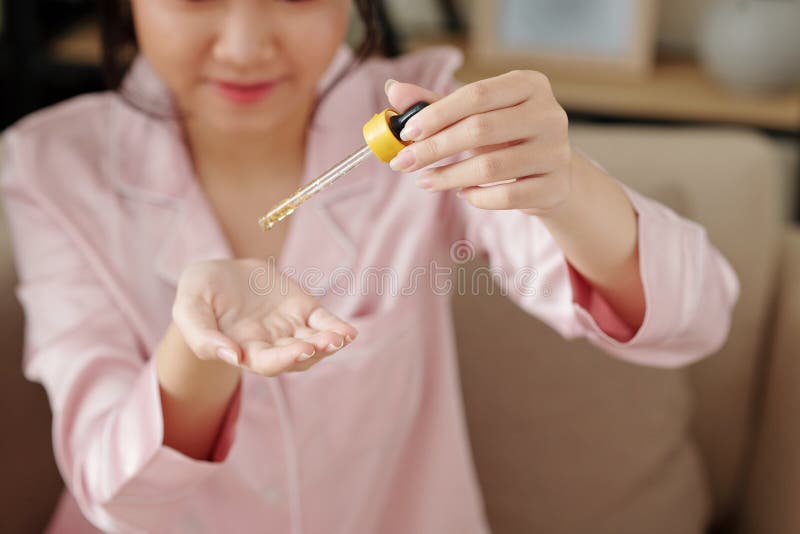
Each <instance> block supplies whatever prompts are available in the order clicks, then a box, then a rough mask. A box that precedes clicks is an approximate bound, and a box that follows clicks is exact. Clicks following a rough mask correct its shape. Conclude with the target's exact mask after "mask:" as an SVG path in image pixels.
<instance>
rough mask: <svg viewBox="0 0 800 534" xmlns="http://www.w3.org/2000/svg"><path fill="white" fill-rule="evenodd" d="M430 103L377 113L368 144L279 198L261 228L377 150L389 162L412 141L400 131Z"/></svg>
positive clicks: (369, 126)
mask: <svg viewBox="0 0 800 534" xmlns="http://www.w3.org/2000/svg"><path fill="white" fill-rule="evenodd" d="M427 106H428V103H427V102H417V103H416V104H414V105H413V106H411V107H410V108H408V110H406V111H405V112H404V113H402V114H398V113H397V112H395V111H394V110H391V109H385V110H383V111H382V112H380V113H377V114H375V115H374V116H373V117H372V119H370V120H369V122H367V123H366V124H365V125H364V128H363V134H364V141H366V145H364V146H363V147H361V148H359V149H358V150H356V151H355V152H353V153H352V154H350V155H349V156H347V157H346V158H345V159H343V160H342V161H340V162H339V163H337V164H336V165H334V166H333V167H331V168H330V169H328V170H327V171H325V172H324V173H323V174H321V175H320V176H319V177H318V178H316V179H315V180H313V181H312V182H310V183H309V184H307V185H304V186H302V187H301V188H300V189H298V190H297V191H296V192H295V193H294V194H293V195H292V196H290V197H289V198H286V199H284V200H282V201H281V202H279V203H278V204H277V205H276V206H275V207H274V208H272V209H271V210H270V211H269V212H268V213H267V214H266V215H264V216H263V217H261V219H259V221H258V224H259V225H260V226H261V228H262V230H264V231H266V230H269V229H270V228H272V227H273V226H275V225H276V224H277V223H278V222H280V221H282V220H283V219H285V218H286V217H288V216H289V215H291V214H292V213H294V210H296V209H297V208H298V207H299V206H300V205H301V204H302V203H303V202H305V201H306V200H308V199H309V198H311V197H313V196H314V195H316V194H317V193H319V192H320V191H322V190H323V189H325V188H326V187H328V186H329V185H331V184H332V183H333V182H335V181H336V180H338V179H339V178H341V177H342V176H344V175H346V174H347V173H349V172H350V171H352V170H353V169H355V168H356V167H358V166H359V165H360V164H361V163H363V162H364V160H366V159H367V158H368V157H369V156H370V154H375V156H376V157H377V158H378V159H379V160H381V161H383V162H384V163H389V162H390V161H391V160H392V159H393V158H394V157H395V156H396V155H397V153H398V152H400V151H401V150H402V149H403V148H404V147H406V146H407V145H408V144H410V143H406V142H404V141H401V140H400V132H402V131H403V128H404V127H405V125H406V123H407V122H408V121H409V119H411V117H413V116H414V115H416V114H417V113H419V112H420V111H422V110H423V109H425V107H427Z"/></svg>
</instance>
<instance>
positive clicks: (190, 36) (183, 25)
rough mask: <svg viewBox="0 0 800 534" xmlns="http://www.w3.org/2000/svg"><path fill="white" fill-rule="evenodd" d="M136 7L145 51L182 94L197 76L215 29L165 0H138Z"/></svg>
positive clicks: (170, 85)
mask: <svg viewBox="0 0 800 534" xmlns="http://www.w3.org/2000/svg"><path fill="white" fill-rule="evenodd" d="M132 8H133V16H134V22H135V27H136V38H137V41H138V43H139V48H140V50H141V52H142V54H143V55H144V56H145V57H146V58H147V60H148V61H149V62H150V63H151V65H152V66H153V68H154V69H155V71H156V72H157V73H158V75H159V77H160V78H161V79H162V80H164V81H165V82H166V84H167V85H168V86H169V87H170V89H172V90H173V91H176V92H178V93H180V92H182V91H183V90H185V89H187V88H188V87H189V86H190V85H191V84H192V81H193V80H194V79H195V77H196V75H197V71H198V69H199V65H200V63H201V60H202V58H203V55H204V53H205V52H204V50H205V49H206V48H207V47H208V46H209V42H210V39H211V37H210V36H211V35H213V28H211V27H208V26H209V25H208V24H205V23H204V22H203V21H202V20H194V19H192V20H189V19H187V17H186V15H185V14H181V13H179V12H176V11H175V10H174V9H170V8H169V7H165V6H164V3H163V0H137V1H135V2H133V3H132Z"/></svg>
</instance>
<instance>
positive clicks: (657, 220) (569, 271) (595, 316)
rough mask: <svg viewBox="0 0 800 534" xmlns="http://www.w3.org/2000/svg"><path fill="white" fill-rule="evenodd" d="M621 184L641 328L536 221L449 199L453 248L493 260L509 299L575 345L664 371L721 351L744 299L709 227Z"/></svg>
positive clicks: (445, 201) (446, 203)
mask: <svg viewBox="0 0 800 534" xmlns="http://www.w3.org/2000/svg"><path fill="white" fill-rule="evenodd" d="M618 183H619V184H620V186H621V187H622V188H623V190H624V191H625V193H626V194H627V196H628V198H629V199H630V201H631V203H632V204H633V206H634V208H635V211H636V213H637V228H638V236H637V239H638V247H639V268H640V273H641V283H642V286H643V289H644V295H645V305H646V310H645V316H644V321H643V323H642V325H641V326H640V327H639V329H638V330H636V331H634V330H633V329H632V328H631V327H630V326H628V325H627V324H626V323H625V322H624V321H623V320H622V319H621V318H620V317H619V315H618V314H617V313H616V312H615V311H614V309H613V308H612V307H611V305H610V304H609V303H608V302H607V301H606V300H605V299H603V297H602V296H601V295H600V294H599V293H598V292H597V291H596V290H595V289H594V287H593V286H592V284H591V283H590V282H588V281H587V280H586V279H585V278H584V277H583V276H582V275H581V274H580V273H579V272H578V271H577V270H576V269H575V268H574V267H573V266H572V265H571V264H570V263H569V261H568V260H567V259H566V257H565V256H564V254H563V252H562V251H561V249H560V248H559V246H558V244H557V243H556V242H555V240H554V239H553V237H552V235H551V234H550V233H549V231H548V230H547V228H546V227H545V225H544V224H543V223H542V222H541V221H540V220H539V219H538V218H536V217H533V216H529V215H526V214H524V213H522V212H520V211H516V210H507V211H499V210H480V209H478V208H475V207H473V206H471V205H470V204H468V203H467V202H466V201H464V200H462V199H459V198H458V197H456V196H455V194H454V193H452V192H447V193H445V194H444V195H445V196H444V198H443V201H442V202H443V204H444V206H445V207H444V210H445V211H446V212H447V213H448V215H447V216H446V217H447V219H448V220H449V221H451V222H450V226H449V230H448V232H447V236H448V239H449V243H450V246H451V250H456V249H458V248H461V249H466V250H468V255H484V256H486V257H487V258H488V261H489V265H490V270H491V272H492V273H493V274H494V275H496V276H498V277H499V278H498V279H499V280H501V281H502V283H503V286H502V289H503V290H504V291H506V292H507V293H506V294H507V295H508V297H509V298H510V299H511V300H512V301H514V302H515V303H516V304H517V305H519V306H520V307H521V308H522V309H524V310H525V311H527V312H528V313H530V314H531V315H533V316H535V317H537V318H539V319H540V320H542V321H543V322H544V323H546V324H548V325H549V326H551V327H552V328H553V329H555V330H556V331H557V332H559V333H560V334H561V335H562V336H563V337H565V338H567V339H573V338H586V339H587V340H588V341H589V342H591V343H592V344H594V345H595V346H597V347H599V348H600V349H602V350H603V351H605V352H606V353H608V354H611V355H614V356H617V357H619V358H621V359H624V360H627V361H631V362H634V363H640V364H646V365H652V366H660V367H677V366H681V365H685V364H688V363H691V362H693V361H696V360H698V359H700V358H702V357H704V356H706V355H708V354H710V353H712V352H714V351H715V350H717V349H718V348H719V347H720V346H721V345H722V344H723V343H724V341H725V339H726V338H727V335H728V331H729V329H730V321H731V315H732V310H733V307H734V305H735V302H736V300H737V298H738V295H739V282H738V278H737V277H736V274H735V272H734V271H733V269H732V268H731V266H730V264H729V263H728V262H727V261H726V260H725V258H724V257H723V256H722V255H721V254H720V253H719V252H718V251H717V250H716V249H715V248H714V247H713V245H712V244H711V243H710V242H709V239H708V235H707V233H706V231H705V229H704V228H703V227H701V226H700V225H698V224H696V223H694V222H692V221H690V220H687V219H685V218H682V217H680V216H679V215H677V214H676V213H675V212H673V211H672V210H670V209H669V208H667V207H665V206H663V205H661V204H659V203H658V202H656V201H654V200H651V199H649V198H646V197H644V196H642V195H640V194H639V193H637V192H636V191H634V190H633V189H631V188H630V187H628V186H626V185H625V184H622V183H620V182H618ZM451 193H452V194H451ZM462 254H463V252H462ZM455 255H456V254H455V253H453V254H451V256H455Z"/></svg>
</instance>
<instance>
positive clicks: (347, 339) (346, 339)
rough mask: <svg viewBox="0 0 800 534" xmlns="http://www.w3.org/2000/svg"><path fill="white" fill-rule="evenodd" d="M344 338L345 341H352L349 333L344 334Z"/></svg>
mask: <svg viewBox="0 0 800 534" xmlns="http://www.w3.org/2000/svg"><path fill="white" fill-rule="evenodd" d="M344 339H345V341H347V342H348V343H352V342H353V338H352V337H350V336H349V335H347V336H344Z"/></svg>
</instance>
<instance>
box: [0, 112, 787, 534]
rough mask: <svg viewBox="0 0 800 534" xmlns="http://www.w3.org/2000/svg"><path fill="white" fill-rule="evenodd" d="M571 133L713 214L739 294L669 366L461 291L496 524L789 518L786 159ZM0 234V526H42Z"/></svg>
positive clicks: (651, 186) (551, 531) (713, 231)
mask: <svg viewBox="0 0 800 534" xmlns="http://www.w3.org/2000/svg"><path fill="white" fill-rule="evenodd" d="M573 136H574V141H575V143H576V144H577V145H579V146H581V147H582V148H583V149H584V150H585V151H587V152H588V153H590V154H591V155H592V156H594V157H595V158H597V159H598V160H599V161H601V162H602V163H603V164H604V165H605V166H606V167H607V168H608V169H609V171H610V172H612V173H613V174H614V175H616V176H618V177H619V178H620V179H622V180H623V181H625V182H626V183H628V184H631V185H632V186H633V187H635V188H637V189H638V190H640V191H641V192H643V193H645V194H647V195H650V196H652V197H654V198H657V199H659V200H661V201H662V202H664V203H666V204H668V205H670V206H671V207H673V208H674V209H676V210H677V211H678V212H679V213H681V214H684V215H686V216H688V217H690V218H692V219H694V220H697V221H699V222H700V223H701V224H703V225H704V226H706V227H707V228H708V230H709V234H710V236H711V238H712V240H713V242H714V243H715V244H716V245H717V246H718V247H719V248H720V249H721V250H722V252H723V253H724V254H725V255H726V256H727V257H728V258H729V259H730V261H731V263H732V265H733V266H734V268H735V269H736V271H737V272H738V274H739V277H740V280H741V282H742V294H741V299H740V301H739V304H738V306H737V309H736V314H735V318H734V321H733V328H732V333H731V336H730V339H729V341H728V343H727V344H726V345H725V347H724V348H723V350H721V351H720V352H719V353H718V354H716V355H714V356H713V357H712V358H710V359H708V360H705V361H703V362H702V363H700V364H697V365H695V366H692V367H691V368H688V369H683V370H669V371H665V370H657V369H650V368H644V367H637V366H634V365H631V364H626V363H622V362H620V361H617V360H614V359H612V358H610V357H608V356H605V355H603V354H601V353H599V352H598V351H596V350H594V349H593V348H591V347H590V346H589V345H588V344H587V343H585V342H583V341H577V342H571V343H570V342H566V341H564V340H562V339H560V338H559V337H558V336H557V335H556V334H554V333H553V332H552V331H550V330H548V329H547V328H546V327H544V326H543V325H542V324H540V323H538V322H537V321H536V320H535V319H532V318H531V317H529V316H527V315H526V314H524V313H523V312H522V311H520V310H519V309H518V308H516V307H515V306H514V305H513V304H512V303H511V302H510V301H508V300H507V299H505V298H503V297H501V296H489V295H481V296H457V297H455V298H454V300H453V305H454V311H455V317H456V321H457V323H456V328H457V334H458V342H459V347H460V357H461V362H462V380H463V389H464V395H465V404H466V408H467V419H468V423H469V428H470V434H471V439H472V443H473V450H474V454H475V459H476V468H477V472H478V475H479V477H480V480H481V484H482V487H483V491H484V498H485V502H486V507H487V511H488V515H489V518H490V522H491V524H492V527H493V530H494V532H495V533H497V534H505V533H508V534H511V533H514V534H517V533H543V534H559V533H570V534H571V533H576V534H583V533H594V534H604V533H608V534H626V533H631V534H659V533H664V534H676V533H700V532H711V531H714V532H724V533H737V534H738V533H758V534H762V533H763V534H772V533H774V534H784V533H785V534H791V533H795V532H800V506H796V504H797V503H798V502H800V418H798V415H797V414H798V413H800V388H798V386H799V385H800V361H798V358H797V357H798V356H800V349H799V348H798V347H800V231H798V230H797V229H795V228H791V227H790V226H789V225H788V224H786V223H785V217H784V214H783V211H784V210H783V206H785V205H786V203H785V199H784V196H785V195H786V194H787V193H786V188H785V184H786V182H787V176H786V170H785V169H784V167H783V165H782V164H781V159H780V158H779V157H778V155H777V154H776V152H775V150H774V149H773V147H772V145H771V144H770V143H769V142H768V140H766V139H765V138H764V137H762V136H760V135H758V134H755V133H750V132H747V131H741V130H733V129H713V128H702V129H684V128H644V127H611V126H581V125H578V126H575V127H574V133H573ZM0 246H1V247H2V249H0V250H2V254H1V255H0V260H1V261H2V265H1V266H0V283H2V286H3V290H2V295H0V306H2V314H3V315H2V316H3V319H4V321H3V323H2V329H3V332H2V334H0V343H2V348H3V352H2V353H3V355H4V359H3V364H2V365H3V369H2V373H0V377H1V378H0V379H2V381H3V382H2V387H0V395H2V400H3V403H2V406H3V410H2V417H3V421H2V428H4V430H5V431H4V435H5V436H6V438H5V439H3V440H2V441H1V442H0V443H1V445H0V447H2V450H0V453H1V454H0V458H2V460H1V461H2V462H3V466H2V473H3V474H4V476H3V478H2V483H1V485H2V488H1V489H0V492H1V493H0V503H2V505H1V506H2V508H3V509H2V510H0V532H19V533H25V532H39V531H40V530H41V529H42V527H43V526H44V524H45V523H46V520H47V517H48V515H49V512H50V509H51V507H52V506H53V504H54V502H55V500H56V498H57V495H58V493H59V491H60V480H59V478H58V474H57V471H56V470H55V467H54V465H53V460H52V454H51V449H50V441H49V429H48V421H49V410H48V405H47V402H46V399H45V396H44V393H43V392H42V390H41V389H40V388H39V387H38V386H36V385H33V384H30V383H27V382H25V381H24V379H23V378H22V376H21V373H20V358H19V355H20V345H21V339H20V338H21V326H22V320H21V317H20V312H19V308H18V306H17V305H16V303H15V300H14V297H13V294H12V288H13V283H14V275H13V267H12V262H11V258H10V252H9V247H8V243H7V239H6V236H5V232H4V230H0ZM474 266H475V265H474V264H473V265H471V267H474ZM475 325H480V328H475ZM487 330H488V331H489V335H486V333H485V332H486V331H487ZM712 526H713V528H712ZM354 534H359V533H354Z"/></svg>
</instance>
